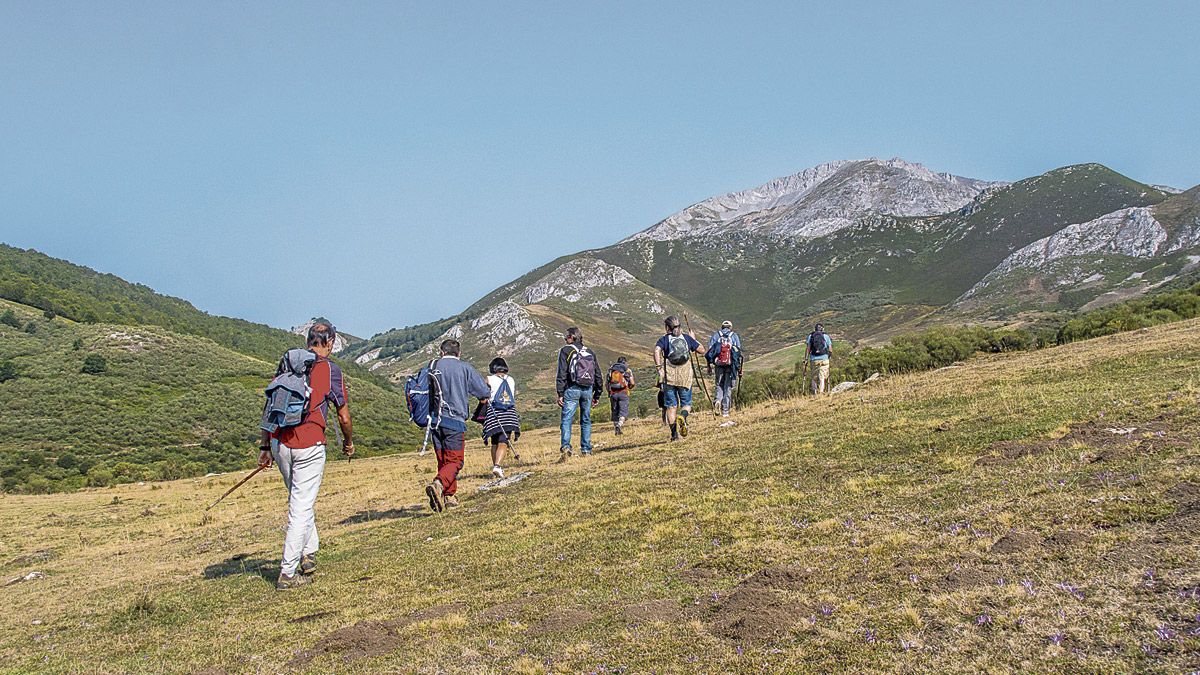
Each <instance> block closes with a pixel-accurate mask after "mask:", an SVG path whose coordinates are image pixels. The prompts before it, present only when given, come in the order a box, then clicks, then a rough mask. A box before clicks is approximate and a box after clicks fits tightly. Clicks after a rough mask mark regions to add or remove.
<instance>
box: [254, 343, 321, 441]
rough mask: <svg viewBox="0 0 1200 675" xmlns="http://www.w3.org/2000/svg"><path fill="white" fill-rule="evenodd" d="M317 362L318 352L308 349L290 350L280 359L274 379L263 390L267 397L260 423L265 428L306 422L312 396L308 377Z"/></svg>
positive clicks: (278, 428) (275, 429)
mask: <svg viewBox="0 0 1200 675" xmlns="http://www.w3.org/2000/svg"><path fill="white" fill-rule="evenodd" d="M316 362H317V355H316V354H314V353H312V352H310V351H309V350H307V349H289V350H287V352H286V353H284V355H283V358H281V359H279V366H278V367H276V369H275V378H274V379H272V380H271V384H269V385H267V388H266V391H264V392H263V393H265V394H266V396H267V402H266V404H265V405H264V406H263V415H262V422H261V423H260V424H259V427H260V428H261V429H262V430H263V431H266V432H270V433H275V432H276V431H279V430H280V429H287V428H289V427H294V426H298V425H299V424H300V423H301V422H303V421H304V417H305V415H306V414H307V413H308V401H309V398H310V397H311V396H312V387H311V386H309V382H308V377H309V374H310V373H311V371H312V367H313V364H314V363H316Z"/></svg>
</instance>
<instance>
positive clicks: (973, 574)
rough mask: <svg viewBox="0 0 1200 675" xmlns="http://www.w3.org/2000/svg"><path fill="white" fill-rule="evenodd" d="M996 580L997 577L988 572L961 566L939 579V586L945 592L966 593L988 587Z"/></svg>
mask: <svg viewBox="0 0 1200 675" xmlns="http://www.w3.org/2000/svg"><path fill="white" fill-rule="evenodd" d="M995 580H996V577H995V576H994V575H992V574H991V573H989V572H988V571H986V570H983V569H980V568H978V567H965V566H960V567H958V568H957V569H953V570H950V571H949V572H947V573H946V574H943V575H942V577H941V578H940V579H938V583H937V586H938V588H939V589H941V590H943V591H946V592H948V593H953V592H954V591H964V590H967V589H971V588H978V587H980V586H987V585H988V584H990V583H994V582H995Z"/></svg>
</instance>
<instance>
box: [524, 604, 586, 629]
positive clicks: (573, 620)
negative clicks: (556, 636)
mask: <svg viewBox="0 0 1200 675" xmlns="http://www.w3.org/2000/svg"><path fill="white" fill-rule="evenodd" d="M591 620H592V613H591V612H589V611H587V610H583V609H578V608H575V607H560V608H559V609H556V610H554V611H553V612H550V614H548V615H547V616H546V618H544V619H542V620H541V621H538V622H537V623H535V624H533V626H531V627H530V628H529V634H530V635H545V634H547V633H562V632H566V631H569V630H574V629H576V628H578V627H580V626H582V625H583V624H585V623H587V622H588V621H591Z"/></svg>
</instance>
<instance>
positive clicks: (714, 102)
mask: <svg viewBox="0 0 1200 675" xmlns="http://www.w3.org/2000/svg"><path fill="white" fill-rule="evenodd" d="M1197 26H1200V3H1197V2H1190V1H1187V2H1184V1H1180V2H1100V1H1089V2H1044V1H1040V2H993V3H984V2H957V1H955V2H949V1H948V2H939V3H920V2H890V1H889V2H857V3H855V2H838V3H827V2H821V3H818V2H796V1H789V2H778V3H757V4H755V3H746V2H727V1H724V0H722V1H718V2H709V3H703V2H681V3H659V2H653V3H650V2H612V1H604V2H558V1H553V2H551V1H547V2H542V3H508V2H503V3H502V2H452V3H448V2H426V3H411V2H409V3H405V2H386V3H385V2H380V3H367V2H352V3H332V2H320V3H304V2H281V3H277V4H273V3H267V2H229V3H223V2H197V3H181V2H145V3H139V2H114V3H88V2H68V3H56V2H41V1H36V2H35V1H33V0H21V1H19V2H13V1H10V0H0V241H4V242H6V243H10V244H13V245H17V246H22V247H33V248H37V249H39V250H42V251H44V252H46V253H49V254H51V255H54V256H58V257H63V258H67V259H69V260H71V261H74V262H78V263H80V264H85V265H88V266H91V267H95V268H97V269H100V270H103V271H107V272H112V273H114V274H118V275H120V276H123V277H125V278H127V279H129V280H132V281H137V282H141V283H145V284H148V285H150V286H152V287H153V288H155V289H156V290H159V291H162V292H165V293H169V294H172V295H177V296H180V297H183V298H186V299H188V300H191V301H192V302H193V303H195V304H196V305H197V306H199V307H201V308H202V309H205V310H207V311H210V312H214V313H220V314H228V315H233V316H239V317H244V318H247V319H251V320H256V321H262V322H266V323H270V324H273V325H277V326H287V325H291V324H293V323H298V322H301V321H303V320H305V319H306V318H307V317H309V316H310V315H312V314H314V313H322V314H326V315H328V316H330V317H331V318H333V319H334V320H335V322H336V323H337V324H339V325H340V326H341V327H342V328H343V329H345V330H348V331H351V332H356V333H359V334H371V333H374V332H377V331H380V330H384V329H387V328H389V327H393V326H401V325H408V324H413V323H419V322H423V321H428V320H431V319H435V318H438V317H441V316H444V315H449V314H453V313H455V312H457V311H459V310H461V309H462V308H464V307H465V306H466V305H468V304H470V303H471V302H473V301H474V300H476V299H477V298H478V297H480V296H481V295H483V294H484V293H486V292H488V291H490V290H491V289H493V288H495V287H497V286H499V285H501V284H503V283H505V282H507V281H509V280H511V279H512V278H514V277H516V276H519V275H521V274H523V273H524V272H526V271H528V270H529V269H530V268H532V267H534V266H535V265H538V264H541V263H544V262H546V261H548V260H550V259H552V258H554V257H556V256H558V255H562V254H566V253H571V252H574V251H577V250H580V249H584V248H591V247H598V246H604V245H607V244H610V243H613V242H615V241H616V240H618V239H620V238H622V237H624V236H626V235H628V234H631V233H633V232H635V231H638V230H641V229H643V228H645V227H648V226H650V225H652V224H654V223H655V222H656V221H658V220H659V219H661V218H663V217H665V216H667V215H669V214H670V213H672V212H674V211H676V210H679V209H680V208H683V207H685V206H687V205H689V204H691V203H693V202H696V201H699V200H701V199H704V198H706V197H709V196H712V195H715V194H719V193H723V192H727V191H730V190H735V189H741V188H745V187H750V186H752V185H756V184H758V183H761V182H764V181H767V180H769V179H771V178H774V177H777V176H782V175H786V174H790V173H794V172H796V171H799V170H801V169H803V168H805V167H808V166H811V165H814V164H819V163H821V162H825V161H829V160H834V159H847V158H858V157H866V156H880V157H891V156H901V157H904V158H905V159H908V160H910V161H917V162H921V163H923V164H925V165H927V166H929V167H930V168H933V169H935V170H940V171H950V172H954V173H958V174H962V175H966V176H972V177H977V178H986V179H1002V180H1013V179H1019V178H1022V177H1026V176H1029V175H1034V174H1037V173H1041V172H1043V171H1046V170H1048V169H1052V168H1054V167H1057V166H1062V165H1066V164H1073V163H1078V162H1091V161H1095V162H1101V163H1104V164H1107V165H1108V166H1110V167H1112V168H1114V169H1116V170H1118V171H1121V172H1123V173H1125V174H1127V175H1129V176H1132V177H1134V178H1137V179H1140V180H1144V181H1148V182H1153V183H1166V184H1170V185H1175V186H1179V187H1189V186H1191V185H1193V184H1196V183H1200V124H1198V123H1197V119H1200V88H1197V86H1196V82H1197V80H1196V78H1197V73H1200V46H1197V45H1198V44H1200V40H1197V35H1196V28H1197ZM296 254H300V255H303V256H305V257H307V260H308V263H307V268H308V270H309V271H310V272H311V273H312V274H311V275H309V276H308V277H307V278H306V279H304V280H303V281H301V282H300V283H296V284H292V285H290V286H289V287H288V288H280V287H277V286H275V285H274V284H276V283H278V282H279V281H280V279H281V276H280V271H281V270H287V269H290V268H292V266H293V263H294V261H295V260H296Z"/></svg>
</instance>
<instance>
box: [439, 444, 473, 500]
mask: <svg viewBox="0 0 1200 675" xmlns="http://www.w3.org/2000/svg"><path fill="white" fill-rule="evenodd" d="M465 442H466V439H465V438H464V434H463V432H461V431H447V430H445V429H434V430H433V454H435V455H437V462H438V472H437V477H438V480H440V481H441V482H442V491H443V492H445V493H446V494H448V495H452V494H454V493H455V492H458V472H459V471H462V468H463V459H464V452H463V450H464V449H465V447H466V446H465Z"/></svg>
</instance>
